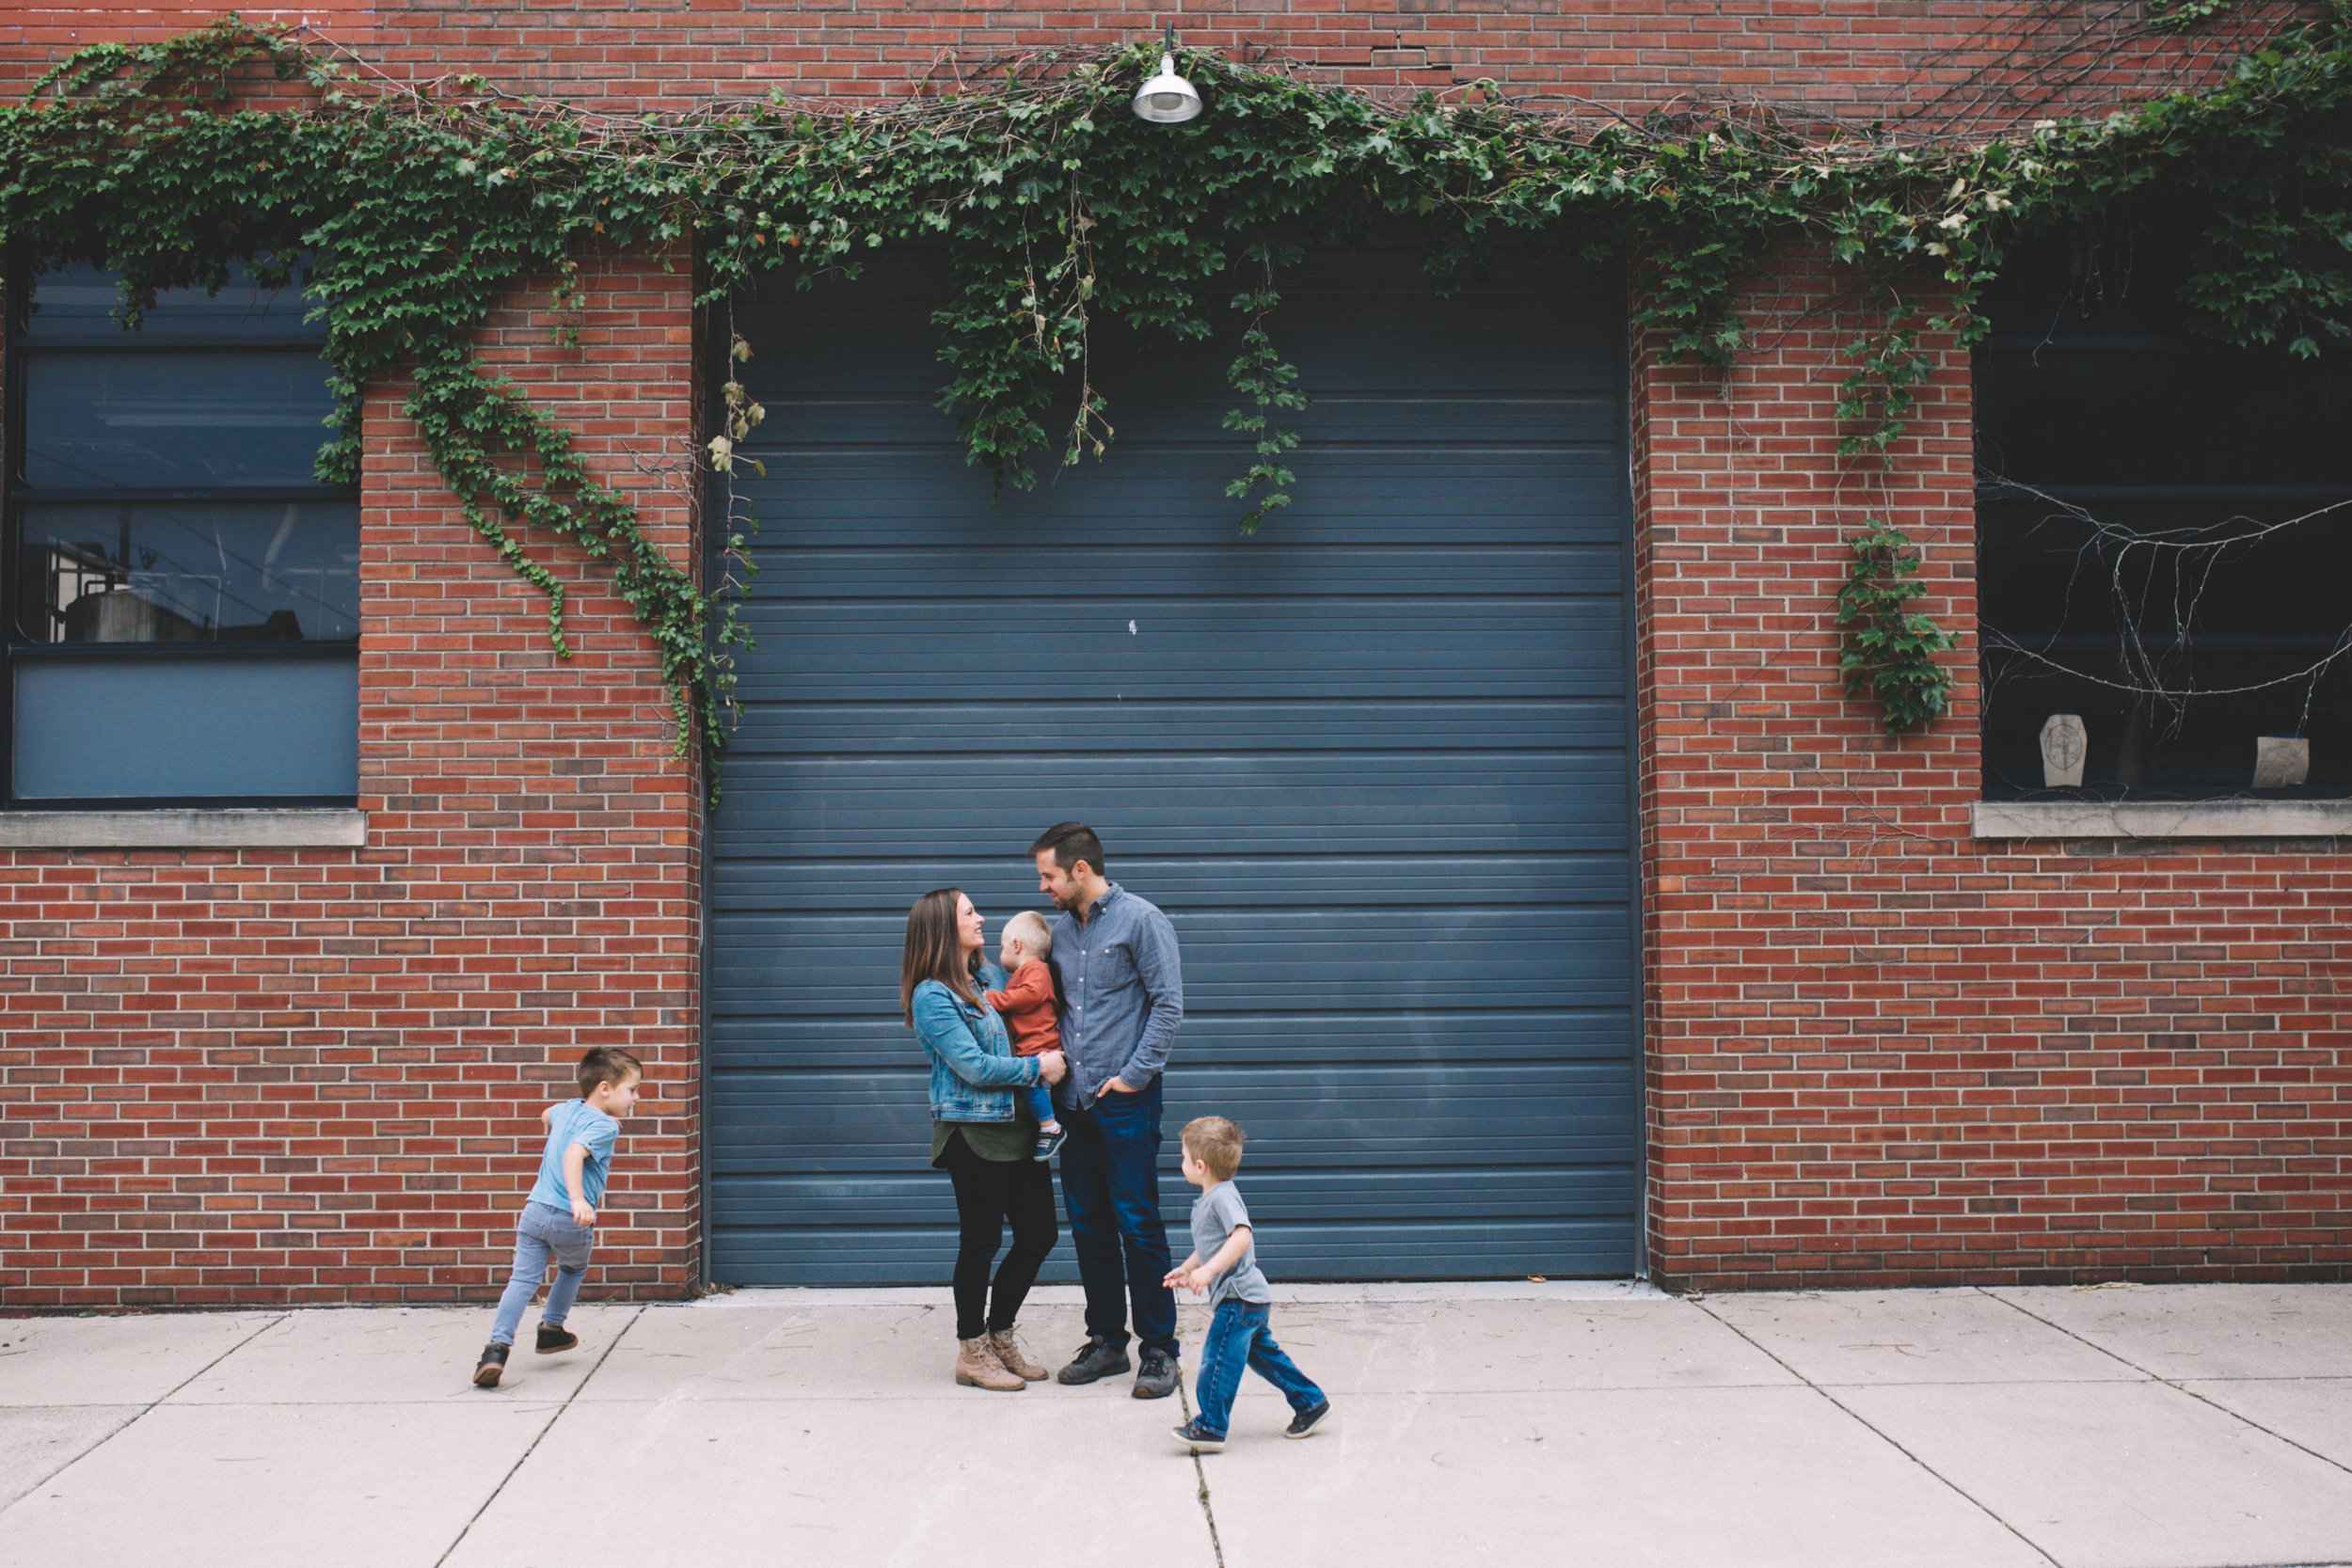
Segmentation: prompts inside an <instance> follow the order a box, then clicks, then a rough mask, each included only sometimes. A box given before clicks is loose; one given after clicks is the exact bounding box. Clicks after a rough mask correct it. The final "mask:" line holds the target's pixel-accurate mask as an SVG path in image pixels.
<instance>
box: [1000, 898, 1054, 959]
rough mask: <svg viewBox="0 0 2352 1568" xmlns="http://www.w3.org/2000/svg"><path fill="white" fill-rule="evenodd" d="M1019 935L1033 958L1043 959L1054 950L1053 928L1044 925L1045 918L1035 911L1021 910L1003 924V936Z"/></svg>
mask: <svg viewBox="0 0 2352 1568" xmlns="http://www.w3.org/2000/svg"><path fill="white" fill-rule="evenodd" d="M1015 932H1019V933H1021V940H1022V941H1023V942H1027V943H1028V944H1029V953H1030V956H1031V957H1033V958H1044V957H1045V956H1046V955H1047V954H1049V953H1051V952H1053V950H1054V928H1053V927H1051V926H1048V925H1046V924H1045V917H1044V916H1043V915H1041V914H1040V913H1038V912H1037V911H1035V910H1023V911H1021V912H1020V913H1018V914H1016V915H1014V916H1013V917H1012V918H1011V919H1010V920H1008V921H1006V922H1005V935H1007V936H1011V935H1013V934H1014V933H1015Z"/></svg>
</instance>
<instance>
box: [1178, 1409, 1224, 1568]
mask: <svg viewBox="0 0 2352 1568" xmlns="http://www.w3.org/2000/svg"><path fill="white" fill-rule="evenodd" d="M1176 1403H1177V1405H1178V1407H1179V1408H1180V1409H1182V1410H1183V1411H1184V1422H1185V1424H1186V1425H1187V1426H1189V1425H1190V1424H1191V1423H1192V1396H1191V1395H1190V1394H1188V1393H1186V1392H1185V1391H1184V1379H1183V1378H1182V1377H1179V1378H1178V1379H1177V1380H1176ZM1192 1483H1193V1496H1195V1497H1199V1498H1200V1516H1201V1517H1202V1518H1204V1519H1206V1520H1207V1521H1208V1522H1209V1555H1210V1556H1212V1557H1214V1558H1216V1568H1225V1544H1224V1543H1223V1542H1221V1541H1219V1540H1218V1539H1217V1537H1216V1508H1215V1507H1214V1506H1212V1504H1211V1503H1210V1501H1209V1472H1208V1471H1207V1470H1206V1469H1205V1468H1203V1467H1202V1465H1201V1464H1200V1455H1199V1454H1197V1453H1196V1454H1194V1455H1193V1456H1192Z"/></svg>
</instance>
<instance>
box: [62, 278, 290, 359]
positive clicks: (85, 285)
mask: <svg viewBox="0 0 2352 1568" xmlns="http://www.w3.org/2000/svg"><path fill="white" fill-rule="evenodd" d="M229 271H230V277H229V281H228V282H227V283H225V284H223V285H222V286H221V291H220V293H216V294H207V293H205V292H204V291H203V290H201V289H167V290H165V291H164V292H162V293H158V294H157V295H156V296H155V304H154V306H153V307H152V308H151V309H149V310H148V311H147V312H146V314H145V315H144V316H143V317H141V319H140V323H139V336H140V337H142V338H161V339H180V340H184V339H191V338H194V339H229V340H234V339H237V338H241V337H273V338H276V337H289V336H306V337H307V336H317V337H320V338H324V337H325V336H326V326H325V324H323V323H306V322H304V321H303V319H302V318H303V316H304V314H305V313H306V312H307V311H308V309H309V307H308V305H307V304H306V303H305V302H304V300H303V298H302V290H301V280H302V279H303V278H304V277H306V276H307V271H306V269H304V268H302V267H299V266H298V267H296V268H295V272H294V277H295V281H294V282H292V283H288V284H287V285H285V286H284V287H282V288H277V289H264V288H262V287H261V286H260V285H259V284H257V283H255V282H253V281H252V278H251V277H250V275H249V274H248V272H247V270H246V266H245V264H244V263H243V262H241V261H240V262H231V263H230V269H229ZM115 278H116V275H115V274H114V273H111V272H101V271H99V270H98V269H97V268H95V267H91V266H85V265H82V264H80V263H78V262H77V263H75V264H73V265H72V266H63V267H56V268H52V269H51V270H49V271H47V272H43V273H40V274H39V275H37V276H36V277H34V279H33V296H32V301H31V303H30V305H29V306H28V307H27V308H26V309H25V312H24V331H25V334H26V336H28V337H32V338H44V337H66V336H74V337H87V336H89V335H92V334H97V333H107V332H120V331H122V330H123V329H122V326H121V325H120V324H119V323H118V322H117V321H116V320H115V315H114V312H115V309H116V308H117V307H118V305H119V303H120V302H121V295H120V294H119V293H118V292H117V291H116V288H115Z"/></svg>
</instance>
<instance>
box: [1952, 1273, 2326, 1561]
mask: <svg viewBox="0 0 2352 1568" xmlns="http://www.w3.org/2000/svg"><path fill="white" fill-rule="evenodd" d="M1977 1293H1978V1294H1979V1295H1981V1296H1992V1297H1993V1299H1994V1301H1997V1302H1999V1303H2000V1304H2001V1305H2002V1306H2004V1307H2010V1308H2011V1309H2012V1310H2015V1311H2018V1312H2022V1313H2024V1314H2025V1315H2026V1317H2028V1318H2031V1319H2032V1320H2033V1321H2034V1322H2036V1323H2041V1324H2042V1325H2043V1326H2045V1327H2048V1328H2055V1329H2057V1330H2058V1332H2059V1333H2060V1334H2063V1335H2065V1336H2066V1337H2067V1338H2069V1339H2072V1340H2074V1342H2075V1343H2076V1344H2078V1345H2088V1346H2089V1347H2090V1349H2092V1350H2095V1351H2097V1352H2098V1353H2099V1354H2101V1355H2104V1356H2106V1357H2107V1358H2108V1359H2110V1360H2112V1361H2116V1362H2119V1363H2121V1364H2122V1365H2123V1366H2126V1367H2129V1368H2130V1369H2131V1370H2134V1371H2136V1372H2137V1373H2138V1374H2139V1375H2140V1376H2142V1377H2144V1378H2147V1379H2148V1380H2149V1381H2150V1382H2152V1383H2161V1384H2163V1385H2164V1386H2166V1387H2167V1388H2169V1389H2171V1390H2172V1391H2173V1392H2175V1393H2180V1394H2186V1395H2187V1396H2188V1397H2189V1398H2190V1399H2193V1400H2195V1401H2196V1402H2198V1403H2199V1404H2202V1405H2209V1406H2211V1407H2212V1408H2213V1409H2216V1410H2218V1411H2220V1412H2221V1414H2223V1415H2224V1416H2227V1417H2229V1418H2230V1419H2232V1420H2233V1421H2238V1422H2241V1423H2243V1424H2245V1425H2247V1426H2249V1427H2252V1428H2253V1429H2254V1430H2255V1431H2256V1432H2259V1433H2262V1434H2263V1435H2264V1436H2265V1437H2275V1438H2277V1439H2278V1440H2279V1441H2280V1442H2281V1443H2284V1444H2285V1445H2286V1446H2287V1447H2288V1448H2290V1449H2300V1450H2301V1451H2302V1452H2304V1453H2307V1454H2310V1455H2311V1456H2312V1458H2313V1459H2316V1460H2318V1461H2319V1462H2320V1463H2321V1464H2322V1465H2328V1466H2330V1467H2331V1468H2334V1469H2338V1470H2342V1471H2343V1472H2344V1474H2346V1475H2352V1465H2346V1464H2345V1463H2344V1461H2342V1460H2340V1459H2336V1458H2333V1457H2331V1456H2329V1455H2328V1454H2324V1453H2321V1452H2320V1451H2319V1450H2318V1449H2314V1448H2312V1447H2311V1446H2310V1445H2308V1444H2304V1443H2298V1442H2296V1440H2295V1439H2294V1438H2292V1437H2289V1436H2288V1435H2287V1434H2286V1433H2283V1432H2279V1431H2275V1430H2274V1429H2272V1428H2270V1427H2266V1426H2265V1425H2263V1424H2262V1423H2261V1422H2260V1421H2258V1420H2256V1419H2254V1418H2252V1417H2251V1416H2249V1415H2247V1414H2245V1413H2244V1412H2243V1411H2237V1410H2233V1409H2231V1408H2230V1407H2229V1406H2228V1405H2226V1404H2223V1403H2222V1402H2220V1401H2219V1400H2215V1399H2208V1398H2206V1397H2205V1396H2204V1395H2202V1394H2201V1393H2199V1392H2198V1391H2197V1390H2196V1389H2194V1388H2191V1387H2190V1386H2188V1385H2187V1384H2186V1383H2185V1382H2183V1381H2182V1380H2181V1379H2179V1378H2170V1377H2166V1376H2165V1375H2163V1374H2162V1373H2161V1372H2158V1371H2156V1370H2153V1369H2152V1368H2148V1367H2143V1366H2141V1365H2140V1364H2139V1363H2138V1362H2137V1361H2135V1360H2133V1359H2132V1358H2131V1357H2130V1356H2128V1355H2125V1354H2122V1352H2120V1351H2113V1350H2109V1349H2108V1348H2107V1347H2106V1346H2105V1345H2102V1344H2100V1343H2098V1342H2097V1341H2095V1340H2091V1339H2086V1338H2083V1337H2082V1336H2081V1335H2079V1334H2077V1333H2075V1332H2074V1330H2073V1329H2071V1328H2069V1327H2067V1326H2066V1325H2065V1324H2064V1323H2053V1322H2052V1321H2051V1320H2050V1319H2048V1318H2045V1317H2043V1316H2042V1314H2041V1313H2039V1312H2037V1311H2035V1310H2034V1309H2033V1308H2031V1307H2021V1306H2019V1305H2018V1304H2017V1303H2016V1302H2013V1301H2011V1300H2010V1299H2009V1298H2008V1297H2007V1296H1995V1295H1993V1292H1992V1291H1987V1290H1985V1289H1984V1288H1983V1287H1981V1286H1979V1287H1978V1290H1977ZM2198 1381H2199V1382H2201V1383H2222V1382H2228V1383H2268V1382H2290V1383H2303V1382H2319V1381H2326V1382H2334V1381H2336V1380H2335V1379H2332V1378H2329V1379H2324V1380H2323V1379H2307V1378H2283V1379H2273V1378H2200V1379H2198ZM2279 1568H2329V1565H2328V1564H2326V1563H2308V1564H2307V1563H2285V1564H2280V1565H2279Z"/></svg>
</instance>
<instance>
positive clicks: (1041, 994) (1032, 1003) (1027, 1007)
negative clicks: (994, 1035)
mask: <svg viewBox="0 0 2352 1568" xmlns="http://www.w3.org/2000/svg"><path fill="white" fill-rule="evenodd" d="M980 1000H982V1001H983V1002H986V1003H987V1004H988V1005H989V1006H992V1007H993V1008H995V1009H996V1011H997V1013H998V1014H999V1015H1001V1016H1002V1017H1003V1019H1004V1021H1005V1027H1006V1028H1007V1029H1009V1030H1010V1031H1012V1053H1013V1054H1014V1055H1016V1056H1035V1055H1038V1054H1040V1053H1043V1052H1047V1051H1059V1050H1060V1049H1061V1025H1060V1023H1059V1022H1057V1021H1056V1019H1055V1017H1054V972H1053V970H1051V969H1050V968H1048V967H1046V963H1045V960H1044V959H1043V958H1031V959H1030V960H1029V961H1028V962H1027V963H1025V964H1023V965H1022V966H1021V968H1020V969H1019V970H1018V971H1017V972H1016V973H1015V974H1013V977H1012V978H1011V979H1010V980H1008V981H1007V982H1005V989H1004V990H989V991H982V992H981V993H980Z"/></svg>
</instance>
